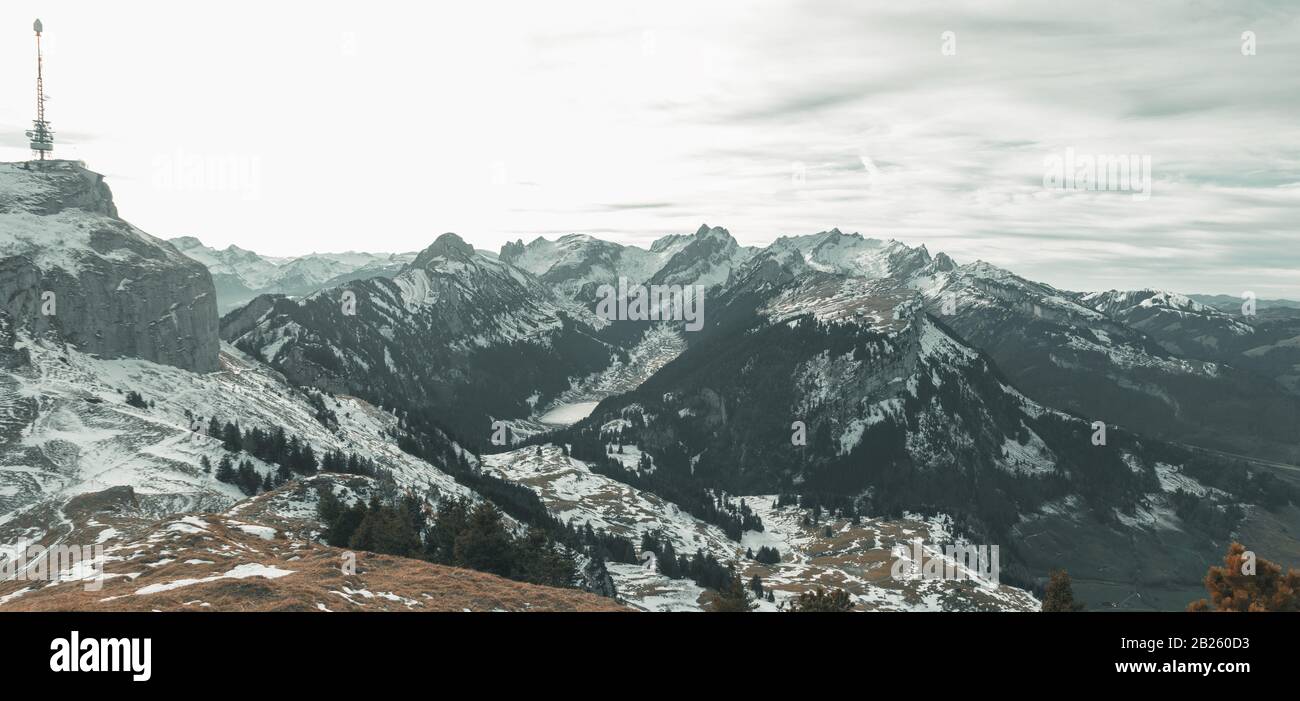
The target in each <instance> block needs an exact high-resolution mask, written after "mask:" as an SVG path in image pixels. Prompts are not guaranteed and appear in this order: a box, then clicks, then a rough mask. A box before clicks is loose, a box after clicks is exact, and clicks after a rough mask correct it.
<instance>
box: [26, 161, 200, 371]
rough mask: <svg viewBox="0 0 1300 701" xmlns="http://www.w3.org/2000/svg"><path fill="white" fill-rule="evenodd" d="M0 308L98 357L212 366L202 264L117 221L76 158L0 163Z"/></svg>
mask: <svg viewBox="0 0 1300 701" xmlns="http://www.w3.org/2000/svg"><path fill="white" fill-rule="evenodd" d="M0 311H2V312H3V313H5V314H7V315H8V316H9V317H10V318H11V319H12V320H13V323H14V325H15V327H16V328H20V329H21V328H25V329H27V330H28V331H29V332H30V333H33V334H36V335H41V334H51V333H53V334H56V335H58V336H59V337H60V338H62V339H63V340H65V341H66V342H68V343H71V344H73V345H76V346H77V347H78V348H80V349H82V350H83V351H86V352H89V353H95V354H98V355H101V356H103V357H123V356H129V357H136V358H142V359H145V360H150V361H153V362H157V363H164V364H167V365H173V366H176V367H181V368H185V369H187V370H193V371H196V372H210V371H213V370H216V369H217V353H218V349H219V346H220V341H219V337H218V334H217V304H216V293H215V290H214V288H213V284H212V276H211V275H210V274H209V273H208V270H207V268H205V267H204V266H203V265H202V264H200V263H198V262H196V261H193V260H190V259H189V258H186V257H185V256H184V255H182V254H181V253H179V252H178V251H177V250H176V249H175V248H173V247H172V246H171V244H168V243H167V242H165V241H162V240H159V239H156V238H154V237H152V236H150V235H148V234H146V233H144V232H143V231H140V230H139V229H137V228H135V227H134V226H132V225H131V224H129V223H127V222H125V221H123V220H122V219H121V218H119V217H118V215H117V207H116V206H115V205H114V204H113V196H112V193H111V192H110V191H109V189H108V185H106V184H105V183H104V178H103V176H102V175H99V174H98V173H93V172H91V171H89V170H86V168H85V167H84V165H82V164H81V163H78V162H73V161H45V162H43V163H37V162H31V163H0Z"/></svg>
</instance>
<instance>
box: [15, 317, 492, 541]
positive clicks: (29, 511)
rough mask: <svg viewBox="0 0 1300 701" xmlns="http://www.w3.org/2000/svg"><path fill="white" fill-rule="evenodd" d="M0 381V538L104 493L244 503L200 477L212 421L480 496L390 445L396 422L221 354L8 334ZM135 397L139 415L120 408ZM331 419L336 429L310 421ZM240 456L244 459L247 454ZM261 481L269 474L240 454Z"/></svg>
mask: <svg viewBox="0 0 1300 701" xmlns="http://www.w3.org/2000/svg"><path fill="white" fill-rule="evenodd" d="M7 347H12V348H14V350H10V351H8V353H7V356H6V357H7V362H6V363H5V369H4V371H3V372H2V373H0V407H3V409H2V410H0V415H2V416H3V421H2V422H0V541H2V540H4V537H3V536H10V537H12V536H15V535H22V536H24V537H28V538H31V537H33V536H34V535H36V534H37V533H38V532H45V531H49V530H51V529H57V528H58V527H59V525H60V521H61V519H60V518H59V517H58V513H59V509H60V507H61V505H62V504H63V503H65V502H66V501H67V499H69V498H71V497H73V496H76V495H79V494H85V493H89V492H98V491H102V490H104V489H108V488H110V487H121V486H129V487H131V488H133V489H134V490H135V493H136V495H137V497H138V499H139V502H140V508H141V510H142V513H145V514H148V515H153V516H154V517H160V516H162V515H165V514H170V513H180V512H189V511H205V510H214V509H224V508H227V507H229V506H230V505H232V504H234V503H235V502H236V501H238V500H240V499H243V498H244V497H243V494H241V493H240V491H239V490H238V489H237V488H236V487H234V486H233V485H230V484H225V483H222V482H218V481H217V480H216V478H215V475H214V474H211V473H207V472H204V471H203V470H202V469H201V467H200V462H201V460H202V459H203V458H204V457H207V458H208V460H209V461H210V463H211V464H213V465H215V464H217V462H218V461H219V460H220V458H221V457H222V456H223V455H225V454H226V453H225V451H224V449H223V448H222V446H221V443H220V441H217V440H214V439H212V438H209V437H208V436H207V435H205V433H204V431H203V429H204V428H206V426H207V422H208V420H209V419H211V418H214V417H215V418H216V419H218V421H220V422H222V423H224V422H227V421H230V422H238V423H239V425H240V426H241V427H243V428H244V429H250V428H253V427H259V428H262V429H264V430H269V429H273V428H276V427H282V428H283V429H284V430H285V432H286V434H288V435H290V436H298V437H299V438H300V439H301V440H303V441H305V442H307V443H309V444H310V445H312V447H313V449H314V450H315V451H316V452H317V454H318V455H323V454H324V453H325V452H326V451H331V450H334V451H343V452H345V453H358V454H360V455H364V456H367V457H370V458H371V459H372V460H374V461H375V462H376V464H377V465H379V466H380V468H381V469H382V470H383V471H384V472H385V473H386V474H390V475H391V477H392V479H393V480H394V481H395V483H396V484H398V485H400V486H402V487H405V488H410V489H413V490H415V491H416V492H417V493H419V494H422V495H425V496H426V498H427V499H429V500H430V501H432V502H435V503H436V502H437V501H438V500H439V499H440V498H443V497H446V496H465V497H467V498H471V499H475V500H476V499H477V497H476V496H475V495H474V494H473V493H472V492H471V491H470V490H468V489H466V488H465V487H463V486H461V485H459V484H457V483H456V482H455V480H453V479H452V478H451V477H450V476H449V475H447V474H446V473H444V472H443V471H442V470H440V469H439V468H438V467H437V466H434V465H430V464H429V463H426V462H424V461H422V460H418V459H416V458H413V457H411V456H409V455H407V454H406V453H403V452H402V451H400V450H399V449H398V448H397V445H396V443H395V442H394V440H393V439H392V438H391V437H390V435H389V434H390V431H391V429H392V428H393V427H394V426H395V425H396V423H397V418H396V417H394V416H392V415H391V414H388V413H385V412H383V411H380V410H378V409H376V408H375V407H373V406H371V405H370V404H368V403H366V402H364V401H361V400H358V399H354V398H350V397H331V396H329V395H320V396H318V397H317V398H316V399H315V400H314V401H313V400H309V398H308V396H307V394H306V393H304V392H303V391H302V390H299V389H297V388H294V387H292V386H290V385H288V384H287V383H286V382H285V380H284V378H283V377H281V376H280V375H279V374H278V373H275V372H273V371H271V370H270V369H268V368H266V367H265V366H263V365H261V364H260V363H258V362H256V361H254V360H253V359H251V358H248V357H246V356H244V355H243V354H242V353H240V352H239V351H238V350H236V349H234V348H232V347H229V346H226V347H225V348H224V349H223V351H222V354H221V370H220V371H218V372H215V373H208V374H197V373H192V372H188V371H185V370H181V369H179V368H174V367H169V366H165V365H157V364H154V363H150V362H148V361H143V360H105V359H99V358H95V357H92V356H88V355H86V354H84V353H81V352H79V351H77V350H76V349H75V348H70V347H60V346H57V345H53V344H49V343H47V342H43V341H33V340H31V339H30V338H26V337H21V336H20V337H12V336H11V337H10V339H8V341H7ZM128 391H134V392H138V393H140V394H141V395H142V397H143V398H144V400H145V401H146V402H148V403H149V406H148V407H147V408H137V407H134V406H130V405H128V404H126V402H125V399H124V394H125V393H126V392H128ZM322 407H323V408H324V409H325V410H326V411H332V412H333V413H334V415H335V416H336V417H337V427H330V426H326V425H324V424H323V423H321V421H320V420H319V419H318V414H319V413H320V410H321V408H322ZM246 457H248V456H246ZM248 459H249V460H250V461H251V462H252V463H253V464H254V467H255V468H256V469H257V470H258V472H259V473H260V474H263V475H265V474H269V473H270V472H272V471H273V466H271V465H267V464H264V463H261V462H260V461H258V460H257V459H256V458H251V457H249V458H248Z"/></svg>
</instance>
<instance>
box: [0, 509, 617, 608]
mask: <svg viewBox="0 0 1300 701" xmlns="http://www.w3.org/2000/svg"><path fill="white" fill-rule="evenodd" d="M200 518H202V520H203V523H204V524H205V526H204V527H203V528H202V529H200V532H178V531H176V530H170V529H169V525H171V524H174V523H176V521H177V519H168V520H165V521H160V522H157V523H153V524H150V525H149V527H145V528H141V527H139V525H137V527H136V528H135V529H133V531H134V532H133V533H131V534H129V535H125V536H123V537H122V538H121V539H112V540H110V541H109V542H108V543H106V545H107V546H108V548H109V555H110V558H121V559H113V560H111V561H110V562H109V563H108V564H107V566H106V567H105V571H106V573H107V574H108V575H110V576H109V577H108V578H106V579H105V580H104V581H103V588H102V589H100V590H99V591H86V589H85V587H84V583H83V582H80V581H70V582H64V583H60V584H49V583H41V582H2V583H0V597H2V596H4V595H5V594H11V593H13V592H15V591H18V590H21V589H23V588H24V587H36V586H39V585H41V584H44V586H42V587H41V588H40V589H36V590H34V591H30V592H27V593H24V594H21V595H19V596H17V597H15V598H13V599H11V600H10V601H9V602H7V603H6V604H4V605H0V610H3V611H324V610H329V611H626V610H628V609H626V608H625V607H623V606H621V605H619V604H618V603H617V602H614V601H611V600H610V599H606V598H602V597H599V596H595V595H593V594H587V593H585V592H580V591H575V590H571V589H556V588H552V587H543V586H536V585H531V584H524V583H521V582H515V581H511V580H508V579H503V578H501V577H497V576H494V575H490V574H485V573H482V572H474V571H470V570H463V569H458V568H454V567H445V566H441V565H435V564H431V563H427V562H423V561H419V560H411V559H407V558H401V557H392V556H388V555H376V554H373V553H366V552H358V553H356V560H355V570H354V571H355V574H345V573H344V571H343V563H344V557H345V551H343V550H341V549H338V548H331V547H328V546H324V545H319V544H316V543H311V542H305V541H301V540H296V539H290V538H286V537H285V535H284V534H285V532H292V529H284V530H282V529H281V528H280V527H282V526H285V525H288V524H280V523H277V524H275V526H273V527H277V534H276V537H275V538H273V539H271V540H264V539H263V538H261V537H259V536H258V535H255V534H249V533H247V532H245V531H243V530H241V529H240V528H239V525H238V524H240V523H247V522H246V521H242V520H241V521H233V520H230V519H227V518H226V517H222V516H214V515H210V514H205V515H202V516H201V517H200ZM124 525H125V524H121V523H118V524H114V526H115V527H120V526H124ZM187 561H190V562H187ZM252 564H257V565H262V566H266V567H274V568H277V569H280V570H289V571H291V572H292V574H288V575H284V576H281V577H277V578H274V579H268V578H266V577H262V576H252V577H247V578H244V579H233V578H219V577H220V575H222V574H225V573H229V572H231V571H232V570H234V568H236V567H238V566H240V565H252ZM205 578H211V580H210V581H194V582H188V583H185V580H204V579H205ZM178 583H182V584H179V585H178ZM149 585H176V588H173V589H168V590H165V591H160V592H156V593H151V594H139V593H137V592H139V591H140V590H141V589H143V588H145V587H147V586H149Z"/></svg>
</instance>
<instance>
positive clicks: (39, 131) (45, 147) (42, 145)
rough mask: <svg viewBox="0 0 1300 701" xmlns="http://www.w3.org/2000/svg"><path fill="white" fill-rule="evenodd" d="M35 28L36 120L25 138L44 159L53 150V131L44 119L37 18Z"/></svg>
mask: <svg viewBox="0 0 1300 701" xmlns="http://www.w3.org/2000/svg"><path fill="white" fill-rule="evenodd" d="M32 29H35V30H36V121H34V122H32V125H33V127H32V130H31V131H29V132H27V138H29V139H31V140H32V151H34V152H35V153H36V154H37V155H39V156H40V158H41V160H42V161H43V160H45V154H46V153H48V152H50V151H53V150H54V132H52V131H50V123H49V122H47V121H45V66H44V64H43V63H42V58H41V32H42V31H44V27H42V26H41V21H40V20H39V19H38V20H36V23H35V24H34V25H32Z"/></svg>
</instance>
